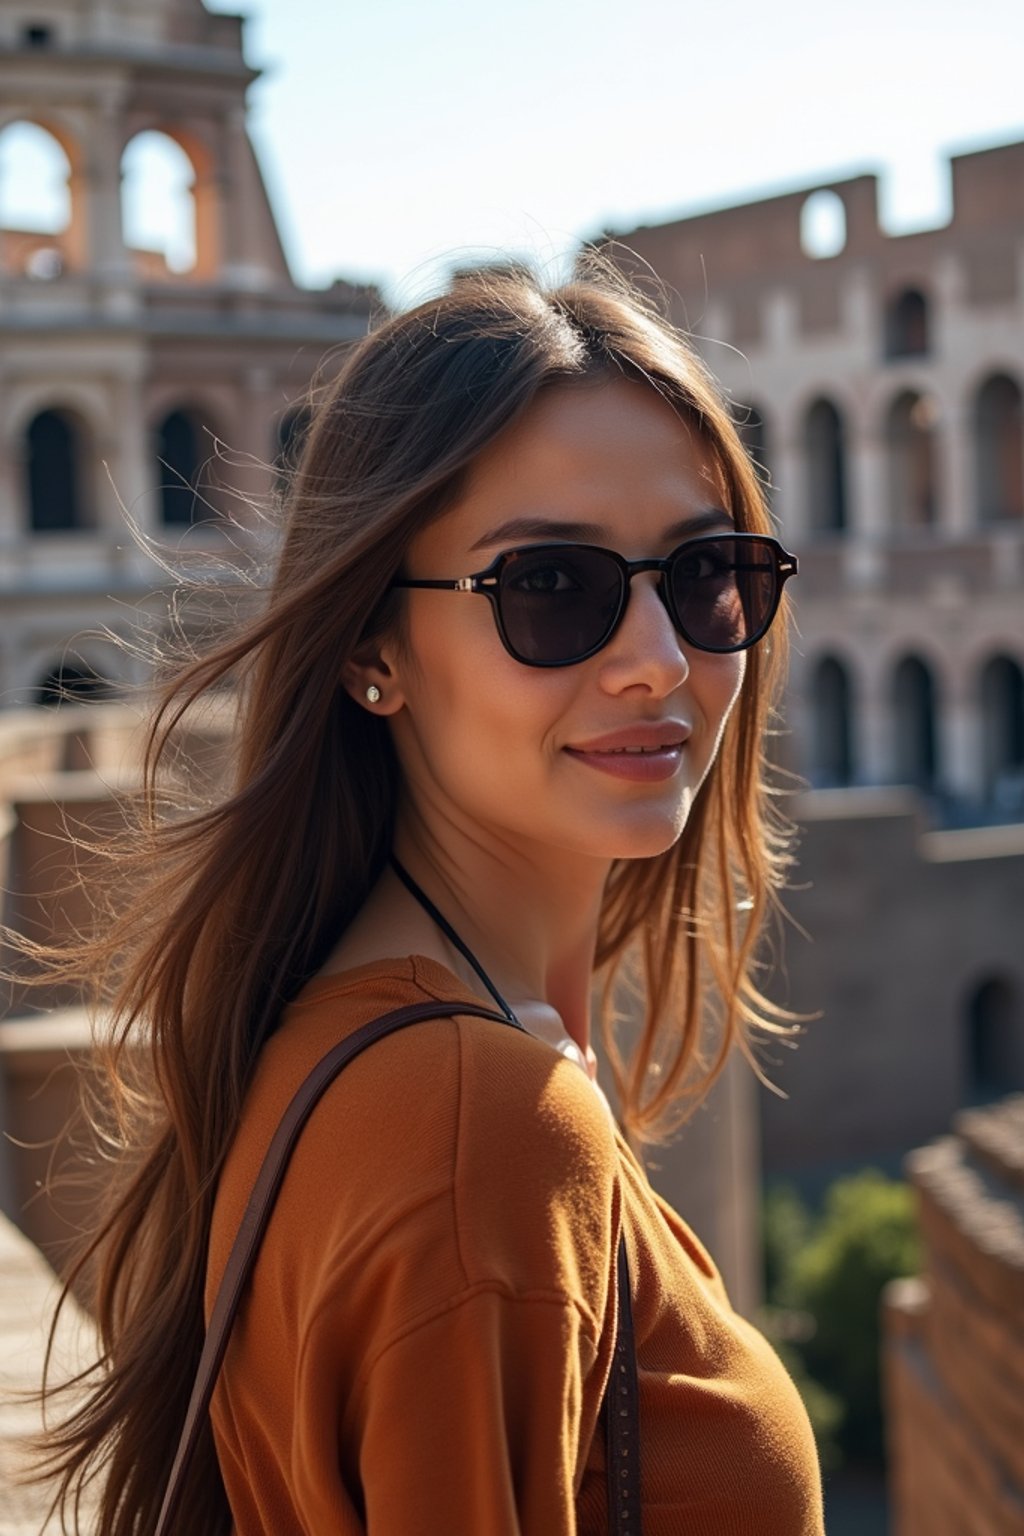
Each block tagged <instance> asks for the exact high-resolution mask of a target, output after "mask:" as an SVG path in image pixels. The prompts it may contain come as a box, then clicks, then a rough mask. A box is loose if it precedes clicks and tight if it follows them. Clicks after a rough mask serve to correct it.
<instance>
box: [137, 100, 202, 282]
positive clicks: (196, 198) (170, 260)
mask: <svg viewBox="0 0 1024 1536" xmlns="http://www.w3.org/2000/svg"><path fill="white" fill-rule="evenodd" d="M147 163H148V164H149V166H150V167H152V168H153V170H154V171H155V174H156V179H157V182H158V184H163V185H164V186H165V188H166V193H165V198H164V202H163V206H160V205H159V203H158V200H157V199H156V198H155V197H154V196H153V194H152V193H151V192H149V191H148V190H147V189H146V188H144V187H143V186H141V185H140V182H141V181H142V179H143V175H144V172H145V168H146V166H147ZM121 166H122V170H123V174H124V180H123V186H122V198H121V207H122V220H123V222H124V227H125V239H126V242H127V243H128V244H129V245H136V244H137V245H138V246H139V249H137V250H136V252H135V259H136V265H137V266H138V267H140V268H141V270H142V272H143V274H144V275H145V276H147V277H150V278H153V279H156V280H159V279H164V280H166V279H179V280H180V279H182V278H185V277H187V278H189V279H191V280H196V279H205V278H209V277H212V276H215V275H216V273H217V272H218V271H219V269H220V266H221V259H222V252H221V225H222V221H221V210H220V190H219V189H220V182H221V178H220V177H219V175H218V173H217V165H216V160H215V157H214V155H213V154H212V152H211V151H210V149H209V147H208V146H207V145H206V143H205V142H204V140H203V139H202V138H200V137H199V136H198V135H197V134H194V133H190V132H188V131H187V130H186V129H184V128H181V127H180V126H179V125H177V124H175V123H172V122H167V121H165V120H163V119H161V118H153V117H146V118H141V117H139V118H136V120H134V121H133V123H132V127H131V131H130V133H129V135H128V137H127V138H126V140H125V143H124V147H123V150H122V154H121ZM154 246H155V249H154Z"/></svg>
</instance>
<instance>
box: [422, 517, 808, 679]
mask: <svg viewBox="0 0 1024 1536" xmlns="http://www.w3.org/2000/svg"><path fill="white" fill-rule="evenodd" d="M640 571H657V572H658V573H659V575H660V577H661V580H660V581H659V583H658V595H659V596H660V598H661V600H662V602H663V603H664V604H665V607H666V609H667V610H668V615H669V618H670V619H671V620H672V623H673V624H674V625H675V627H676V629H677V630H678V631H679V633H680V635H682V637H683V639H684V640H685V641H686V642H687V643H688V644H689V645H692V646H693V647H694V648H695V649H696V650H698V651H714V652H716V653H718V654H725V653H728V652H731V651H745V650H746V649H747V647H748V646H751V645H756V644H757V642H758V640H760V639H761V638H762V636H763V635H765V634H766V633H767V631H768V627H769V625H770V624H771V622H772V619H774V617H775V614H776V612H777V610H778V606H779V600H780V598H781V597H782V588H783V586H784V585H785V583H786V582H787V581H788V580H789V578H790V576H795V575H796V572H797V560H796V556H795V555H791V554H788V553H787V552H786V550H784V549H783V547H782V545H781V544H780V543H779V542H778V540H777V539H770V538H766V537H765V536H764V535H763V534H760V533H730V534H717V533H715V534H708V535H707V536H702V537H700V538H696V539H688V540H687V541H686V543H685V544H680V545H679V547H678V549H674V550H673V551H672V553H671V554H670V555H666V556H665V558H664V559H663V560H656V559H651V560H626V559H625V558H624V557H623V556H622V555H620V554H618V553H617V552H616V551H615V550H614V549H602V548H600V546H598V545H596V544H524V545H523V546H522V547H521V548H519V549H507V550H505V551H504V553H503V554H500V555H499V556H498V558H497V559H496V560H494V561H493V562H492V563H491V564H490V565H489V566H488V567H487V569H486V570H485V571H477V572H476V573H475V575H472V576H460V577H457V578H454V577H453V578H449V579H448V580H446V581H412V580H396V581H395V582H393V583H392V585H393V586H396V587H430V588H435V589H437V590H439V591H444V592H475V593H480V594H482V595H483V596H484V597H486V598H488V599H489V601H490V604H491V607H492V608H493V610H494V619H495V623H496V624H497V626H498V634H499V635H500V636H501V641H502V644H503V645H504V647H505V649H506V650H507V651H508V652H509V654H510V655H511V656H514V657H515V659H516V661H521V662H523V664H524V665H525V666H528V667H571V666H573V665H574V664H575V663H576V662H578V661H586V660H587V658H588V657H589V656H593V655H595V654H596V652H598V651H599V650H600V649H601V648H602V646H605V645H607V644H608V642H609V640H610V639H611V638H612V636H613V635H614V634H615V631H616V630H617V629H618V627H619V625H620V624H621V623H622V618H623V615H624V614H625V612H626V606H627V604H628V602H629V590H630V588H629V584H630V581H631V580H632V578H633V577H634V576H636V575H638V574H639V572H640Z"/></svg>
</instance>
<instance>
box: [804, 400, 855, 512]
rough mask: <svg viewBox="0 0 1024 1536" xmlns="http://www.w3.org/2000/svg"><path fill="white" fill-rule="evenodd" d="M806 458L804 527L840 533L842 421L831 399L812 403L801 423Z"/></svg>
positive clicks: (843, 466) (843, 498) (843, 482)
mask: <svg viewBox="0 0 1024 1536" xmlns="http://www.w3.org/2000/svg"><path fill="white" fill-rule="evenodd" d="M804 448H805V452H806V455H807V492H808V507H807V526H808V528H810V529H811V530H812V531H813V532H816V533H841V532H842V531H843V529H844V528H845V527H846V521H847V497H846V445H845V441H844V432H843V420H842V417H841V416H840V414H839V412H838V410H837V409H836V407H835V406H834V405H833V404H832V402H831V400H816V401H815V402H814V404H813V405H812V406H811V407H810V409H809V411H808V412H807V417H806V421H805V424H804Z"/></svg>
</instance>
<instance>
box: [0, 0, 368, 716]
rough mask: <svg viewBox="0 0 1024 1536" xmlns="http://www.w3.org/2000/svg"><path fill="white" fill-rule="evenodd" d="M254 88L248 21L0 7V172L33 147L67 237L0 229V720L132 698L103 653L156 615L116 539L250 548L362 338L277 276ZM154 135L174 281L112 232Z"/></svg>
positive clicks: (361, 309)
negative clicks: (290, 449) (286, 470)
mask: <svg viewBox="0 0 1024 1536" xmlns="http://www.w3.org/2000/svg"><path fill="white" fill-rule="evenodd" d="M256 76H257V71H256V70H254V69H253V68H251V67H250V65H249V64H248V63H247V61H246V58H245V55H244V53H243V23H242V20H241V18H240V17H237V16H229V15H222V14H213V13H211V12H209V11H207V10H206V8H205V6H204V5H203V4H202V0H0V151H2V150H3V148H4V145H5V143H6V144H7V145H14V146H15V149H14V150H12V152H11V155H8V156H6V157H5V160H4V163H5V166H6V168H7V170H8V172H9V174H10V173H11V172H12V165H11V159H12V157H14V156H15V153H16V151H17V150H19V149H23V147H24V145H23V141H24V139H25V137H26V134H25V128H26V125H30V127H29V130H28V132H29V135H34V136H35V137H36V138H37V139H41V138H42V135H44V134H45V135H46V136H47V138H46V143H47V145H48V146H49V149H50V151H51V152H52V154H54V155H56V156H57V157H58V159H59V161H60V163H61V164H62V165H63V168H64V179H65V183H66V185H65V187H64V189H63V200H64V208H65V217H64V219H63V227H60V228H48V229H45V230H44V229H27V228H18V227H4V228H2V229H0V614H2V624H0V706H2V707H9V706H11V705H19V704H20V705H24V704H29V703H33V702H41V701H44V700H45V699H46V698H47V697H50V696H52V694H53V692H54V687H55V685H56V684H58V683H63V684H64V685H65V686H66V687H69V688H70V689H72V690H76V689H77V690H79V691H83V692H85V691H89V690H90V689H92V690H95V689H96V688H97V687H98V686H99V687H102V685H103V684H104V683H108V684H109V683H110V682H114V683H124V682H134V681H140V680H142V678H143V677H144V675H145V662H144V660H143V659H142V658H140V657H137V656H133V655H132V654H131V653H130V652H127V651H124V650H122V649H121V648H120V647H118V646H117V645H113V644H111V643H110V642H109V640H106V639H104V638H103V635H102V633H101V631H102V630H103V629H104V628H108V629H110V630H113V631H114V632H115V633H116V634H120V635H124V634H127V633H129V632H130V631H131V629H132V627H133V624H134V622H135V621H136V619H137V616H138V614H139V611H140V610H149V611H151V612H153V613H155V614H158V613H159V607H160V601H161V599H160V597H159V589H160V588H161V587H162V586H163V585H165V577H164V574H163V573H162V572H161V570H160V568H159V565H158V564H155V563H154V561H153V559H152V558H151V557H150V555H149V554H148V553H147V552H146V549H145V548H144V547H142V544H140V541H139V540H138V539H137V538H135V537H133V536H132V534H131V532H130V530H129V524H130V523H131V524H134V525H135V526H136V528H137V529H138V530H139V532H140V533H141V535H142V538H143V543H144V540H145V539H146V538H148V539H151V540H155V541H157V542H158V543H159V544H161V545H163V546H165V547H166V548H168V549H169V550H171V551H172V552H175V551H178V550H179V549H180V548H181V547H182V546H185V547H186V548H188V549H190V550H206V551H208V552H209V553H210V554H211V555H213V556H214V557H216V556H217V555H218V554H219V553H224V554H230V553H231V551H232V550H233V549H235V548H236V547H237V545H238V543H239V540H240V538H241V540H242V542H243V543H244V542H245V539H246V538H247V537H249V536H250V535H251V534H252V532H253V531H254V529H256V528H262V527H263V525H262V524H261V523H260V522H259V519H258V518H257V517H256V516H255V514H254V512H253V508H252V506H251V505H250V503H255V502H259V500H260V498H266V497H267V496H268V495H269V494H270V493H271V492H272V491H273V487H274V471H273V466H274V464H275V461H276V460H277V459H278V457H279V454H280V451H281V445H282V442H287V440H288V439H289V437H290V435H292V433H293V430H294V427H295V425H296V422H297V421H300V420H301V402H302V400H303V396H304V394H305V392H306V389H307V386H308V384H309V381H310V378H311V376H313V375H314V374H315V373H316V371H317V369H318V368H319V367H320V366H321V363H322V361H323V359H324V357H325V355H326V354H330V353H331V351H332V349H334V350H337V349H338V347H339V345H340V344H344V343H345V342H347V341H349V340H351V339H352V338H354V337H357V336H359V335H361V334H363V333H364V332H365V330H366V328H367V323H368V317H369V314H370V312H371V310H372V309H373V308H374V307H375V305H376V295H375V293H374V292H373V291H372V290H368V289H366V288H360V287H355V286H353V285H351V284H348V283H346V282H337V283H335V284H334V285H333V286H332V287H330V288H328V289H326V290H323V291H318V292H313V291H310V290H307V289H303V288H301V287H299V286H298V285H297V284H296V283H295V282H294V281H293V279H292V277H291V275H290V273H289V269H288V264H287V261H286V258H285V254H284V251H283V248H282V244H281V240H280V238H279V236H278V231H277V227H276V224H275V220H274V215H273V211H272V209H271V206H270V202H269V200H268V197H267V193H266V190H265V187H264V183H263V179H262V176H261V173H260V170H259V167H258V164H257V161H256V157H255V154H254V152H253V148H252V144H251V142H250V138H249V135H248V132H247V127H246V108H247V93H248V91H249V88H250V86H251V84H252V82H253V81H254V80H255V78H256ZM157 134H158V135H160V136H161V138H162V140H163V142H164V143H165V145H166V143H167V141H170V142H171V144H172V145H173V146H174V147H175V150H174V152H175V153H176V154H177V155H178V156H179V158H180V159H181V160H182V163H183V165H184V166H185V167H186V175H187V179H186V183H185V185H184V186H183V188H181V189H180V195H181V196H182V197H183V198H184V200H185V203H186V205H187V207H186V213H187V217H188V222H189V224H190V226H191V227H190V230H189V247H190V249H189V254H188V257H187V260H186V261H185V262H178V263H174V264H172V263H171V262H169V261H168V259H167V257H166V255H165V254H164V253H162V252H160V251H158V250H152V249H150V250H146V249H139V248H137V246H133V243H132V241H131V239H130V238H129V233H128V231H127V230H126V220H125V209H126V198H127V196H128V193H129V192H130V187H129V185H128V181H129V180H130V178H127V179H126V175H125V171H126V168H130V167H131V165H132V163H133V154H134V153H135V150H136V149H137V148H138V146H139V145H140V144H144V141H147V140H149V141H150V142H151V141H152V136H153V135H157ZM13 170H15V171H16V170H17V167H16V166H15V167H13ZM3 196H4V188H3V187H2V186H0V201H2V199H3ZM0 222H5V221H3V220H0ZM10 223H11V221H10V220H7V221H6V224H7V225H8V226H9V225H10ZM154 592H156V595H154ZM165 606H166V604H165Z"/></svg>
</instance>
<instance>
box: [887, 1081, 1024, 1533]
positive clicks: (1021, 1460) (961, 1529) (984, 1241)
mask: <svg viewBox="0 0 1024 1536" xmlns="http://www.w3.org/2000/svg"><path fill="white" fill-rule="evenodd" d="M906 1167H907V1173H908V1176H909V1178H910V1179H911V1181H912V1183H913V1185H914V1187H915V1189H916V1191H917V1196H918V1209H919V1218H920V1228H921V1235H922V1239H923V1243H924V1254H925V1257H924V1267H923V1273H922V1275H921V1276H920V1277H919V1278H918V1279H916V1280H910V1281H900V1282H897V1283H896V1284H894V1285H892V1286H890V1287H889V1289H888V1291H887V1293H886V1297H885V1302H884V1317H885V1325H886V1329H885V1332H886V1341H885V1379H886V1396H887V1419H888V1434H889V1448H890V1458H891V1467H892V1507H893V1536H1017V1533H1024V1095H1017V1096H1014V1097H1013V1098H1009V1099H1005V1100H1003V1101H1002V1102H1001V1103H999V1104H996V1105H993V1106H991V1107H990V1108H986V1109H980V1110H971V1111H965V1112H964V1113H962V1114H960V1115H958V1116H957V1117H956V1119H955V1120H954V1122H953V1134H952V1135H950V1136H945V1137H943V1138H941V1139H940V1140H938V1141H935V1142H933V1143H931V1145H929V1146H927V1147H924V1148H922V1149H920V1150H919V1151H917V1152H914V1153H912V1154H911V1155H910V1157H909V1158H908V1159H907V1164H906Z"/></svg>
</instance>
